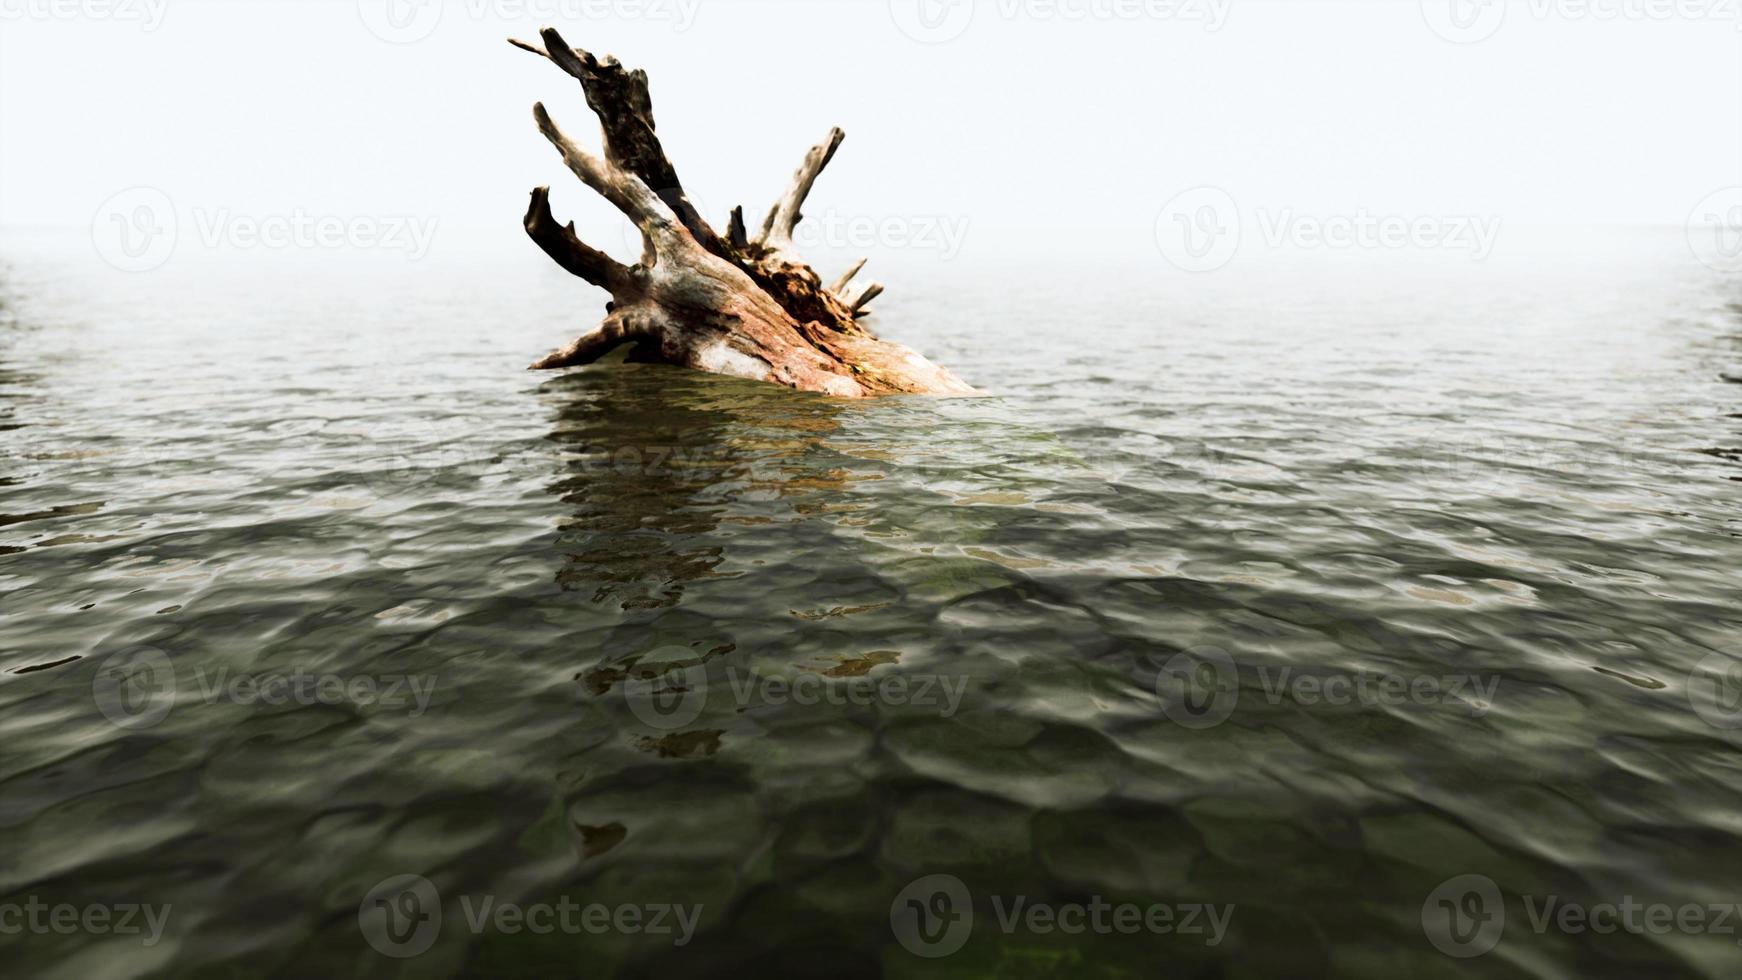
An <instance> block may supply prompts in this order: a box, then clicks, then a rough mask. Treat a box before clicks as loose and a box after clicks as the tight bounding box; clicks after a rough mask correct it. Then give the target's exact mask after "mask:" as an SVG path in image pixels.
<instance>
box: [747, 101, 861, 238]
mask: <svg viewBox="0 0 1742 980" xmlns="http://www.w3.org/2000/svg"><path fill="white" fill-rule="evenodd" d="M846 138H847V134H846V133H845V132H843V131H842V130H841V129H840V128H839V127H836V128H834V129H831V130H829V135H828V137H827V138H826V139H824V140H823V141H822V142H821V143H818V144H817V145H816V146H813V147H811V150H810V152H809V153H806V154H805V155H804V163H802V164H800V165H799V168H798V171H797V172H796V173H794V174H793V175H792V186H791V187H789V188H787V191H786V193H785V194H783V195H781V198H780V200H779V201H778V202H777V203H776V204H775V205H774V210H773V211H770V212H769V213H768V220H767V221H766V222H764V223H763V226H762V239H761V241H762V244H763V245H765V246H767V247H769V248H775V249H780V248H785V247H787V246H790V245H791V244H792V230H793V229H794V228H796V227H798V223H799V220H800V219H801V218H803V217H804V215H803V213H802V212H801V209H802V208H803V207H804V202H805V198H807V197H810V193H811V188H812V187H814V186H816V182H817V175H819V174H821V173H822V172H823V168H824V167H827V166H828V165H829V161H830V160H833V159H834V158H835V151H836V150H838V149H840V147H841V141H842V140H844V139H846Z"/></svg>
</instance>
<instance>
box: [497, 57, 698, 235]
mask: <svg viewBox="0 0 1742 980" xmlns="http://www.w3.org/2000/svg"><path fill="white" fill-rule="evenodd" d="M539 34H540V35H541V36H542V37H543V38H544V47H539V46H538V45H535V44H530V43H528V42H526V41H517V40H514V39H512V38H510V39H509V42H508V43H510V44H512V45H514V46H515V47H517V48H520V49H521V50H524V51H531V52H532V53H533V54H536V55H539V56H541V57H544V58H548V59H549V60H550V61H551V63H552V64H554V65H556V66H557V67H558V68H561V69H562V70H563V71H564V72H565V73H567V74H568V75H570V76H572V77H573V78H575V79H576V80H577V81H579V82H580V83H581V90H582V91H583V92H584V93H586V97H587V105H588V106H590V107H591V108H592V110H593V112H594V114H595V115H597V116H598V117H599V125H600V128H601V130H602V131H603V133H604V147H605V159H606V160H607V161H608V162H609V163H611V165H612V166H615V167H616V168H618V169H619V170H622V171H624V172H625V173H630V174H634V175H635V176H636V177H638V178H640V180H641V182H642V183H644V184H646V185H647V186H648V187H650V188H652V189H653V190H654V191H656V192H657V193H658V194H659V195H660V197H661V198H663V199H664V200H665V201H666V202H667V203H668V204H669V206H670V207H671V210H672V212H673V213H674V214H675V215H676V216H677V219H678V221H679V222H681V223H682V224H683V226H684V227H685V228H687V229H689V232H690V234H691V235H694V236H695V239H696V241H697V242H700V243H701V245H702V247H703V248H705V249H707V250H708V251H710V252H713V253H714V254H716V255H719V254H722V253H723V252H724V248H723V247H722V246H721V245H720V238H719V235H718V234H716V233H715V231H714V229H713V227H712V226H711V225H709V224H708V222H707V219H705V218H703V217H702V215H701V212H699V211H697V210H696V208H695V205H694V204H692V203H691V202H690V199H689V196H688V194H687V193H685V191H684V189H683V182H682V181H681V180H679V179H678V175H677V168H676V167H674V166H672V163H671V160H670V159H669V158H668V157H667V156H666V155H665V148H664V146H662V145H661V144H660V141H659V137H658V135H656V134H655V133H654V122H653V96H652V94H651V93H650V92H649V90H648V84H647V73H646V72H642V71H628V70H626V69H625V68H624V67H623V66H622V64H620V63H619V62H618V61H617V59H616V58H612V57H609V56H607V57H606V58H605V59H604V60H603V61H601V60H599V59H598V58H595V57H593V55H592V54H590V53H588V52H586V51H582V50H580V49H578V48H572V47H570V46H569V44H568V42H567V41H564V40H563V37H562V35H561V34H560V33H558V32H557V30H556V29H555V28H551V27H546V28H544V29H543V30H541V31H539Z"/></svg>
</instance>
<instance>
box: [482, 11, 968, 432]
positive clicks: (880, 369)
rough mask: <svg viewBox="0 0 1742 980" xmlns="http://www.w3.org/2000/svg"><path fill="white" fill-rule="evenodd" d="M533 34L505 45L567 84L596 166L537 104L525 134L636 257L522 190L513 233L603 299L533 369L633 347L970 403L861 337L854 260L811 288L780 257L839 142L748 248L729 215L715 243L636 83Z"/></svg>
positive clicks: (877, 290) (658, 357)
mask: <svg viewBox="0 0 1742 980" xmlns="http://www.w3.org/2000/svg"><path fill="white" fill-rule="evenodd" d="M540 34H541V35H542V37H543V39H544V46H543V47H539V46H538V45H535V44H528V43H527V42H525V41H511V42H510V43H512V44H514V45H515V46H516V47H519V48H524V49H525V50H527V51H531V52H533V53H535V54H538V55H541V56H543V57H545V58H548V59H550V61H551V62H552V63H553V64H555V65H556V66H557V67H559V68H561V69H562V70H563V71H565V72H567V73H568V74H570V75H572V76H574V77H575V78H576V79H577V80H579V81H580V83H581V88H582V90H583V91H584V92H585V93H586V97H587V104H588V105H589V106H591V107H592V109H593V112H594V113H595V114H597V115H598V117H599V122H600V124H601V125H602V127H603V130H604V149H605V157H604V159H602V160H601V159H600V158H598V157H596V156H594V155H593V154H592V153H590V152H588V151H587V150H585V149H582V148H581V147H580V146H578V145H577V144H576V143H575V142H574V141H573V140H571V139H569V137H568V136H567V135H565V134H564V133H563V131H562V130H561V129H559V128H558V127H557V125H556V123H555V122H553V121H552V120H551V118H550V115H549V114H548V113H546V112H545V109H544V105H543V104H542V103H540V104H539V105H536V106H534V107H533V115H534V116H535V118H537V120H538V128H539V130H540V131H541V132H543V133H544V135H545V138H546V139H548V140H550V142H551V144H552V145H554V146H555V147H556V148H557V150H558V151H559V152H561V153H562V157H563V162H564V163H566V164H568V166H569V169H570V170H573V171H574V173H575V175H576V176H577V177H579V178H580V179H581V181H582V182H583V183H585V184H586V185H587V186H588V187H590V188H592V189H593V190H595V191H597V192H598V193H599V194H600V196H602V197H604V198H605V199H606V200H607V201H610V202H611V204H612V205H614V206H615V207H616V208H617V210H619V211H621V212H623V214H625V215H626V216H628V218H629V220H631V221H633V222H634V223H635V226H636V227H637V228H639V229H640V230H641V236H642V243H643V247H642V255H641V261H640V262H639V263H638V264H636V265H632V266H629V265H623V264H622V263H620V262H618V261H616V260H615V259H613V258H611V257H610V256H609V255H606V254H605V253H604V252H601V251H599V250H598V249H596V248H593V247H591V246H589V245H587V244H586V243H585V242H583V241H581V239H580V238H579V237H578V236H577V235H576V234H575V226H574V224H573V223H572V222H571V223H569V224H567V225H563V224H559V223H558V222H557V220H556V218H555V217H554V216H553V215H552V214H551V210H550V190H549V188H548V187H540V188H538V189H537V190H534V191H533V192H532V204H531V207H529V208H528V209H527V212H526V233H527V234H528V235H529V236H531V238H532V240H533V241H534V242H536V243H538V246H539V247H540V248H542V249H544V251H545V253H546V254H548V255H549V256H550V257H551V258H552V259H554V260H555V261H556V263H557V264H558V265H560V266H562V267H563V268H564V269H567V270H568V271H569V272H571V273H573V274H575V275H577V276H579V277H581V278H582V279H585V280H586V281H587V282H590V283H592V284H593V285H595V286H598V287H600V288H602V289H605V290H607V291H609V292H610V293H611V297H612V302H611V304H610V306H609V307H608V311H609V313H608V315H607V316H606V318H605V322H604V323H603V324H602V325H601V326H600V327H599V329H598V330H596V331H594V332H593V333H590V334H587V335H586V336H584V337H581V338H579V339H577V340H575V341H574V342H572V343H570V344H568V345H567V346H565V347H563V348H561V349H559V350H556V351H553V352H552V353H550V354H549V355H547V356H546V357H545V358H544V359H542V360H540V361H539V362H538V363H536V364H534V365H533V368H534V369H546V368H561V367H569V366H572V365H579V364H590V363H592V362H594V361H596V360H598V359H599V358H600V357H603V356H604V355H605V354H607V353H609V352H610V351H612V350H615V349H616V348H618V347H622V346H624V345H633V346H632V348H631V351H630V359H631V360H633V361H637V362H657V363H664V364H676V365H681V366H684V367H690V368H695V369H698V370H702V371H712V372H714V373H716V374H729V375H735V376H737V377H741V378H750V379H753V380H757V381H772V382H774V383H776V384H783V385H786V386H787V387H789V388H796V389H799V390H801V391H819V392H824V393H827V394H830V395H837V396H840V397H844V398H860V397H866V396H871V395H890V394H903V393H910V394H932V395H971V394H977V392H976V391H975V389H974V388H972V387H971V386H969V385H968V384H966V383H965V382H963V381H962V380H961V379H959V378H957V377H956V376H955V375H954V374H951V373H950V372H949V371H947V370H945V369H944V368H941V367H938V366H937V365H935V364H933V363H931V362H930V361H928V360H926V359H925V358H924V357H921V356H920V355H919V354H917V353H915V352H914V351H912V350H910V349H909V348H907V347H903V346H902V345H900V344H896V343H891V342H889V341H886V340H881V339H879V338H877V337H876V336H875V335H874V334H873V333H872V332H871V331H870V330H869V329H868V328H867V327H866V325H865V323H864V320H863V318H864V317H865V316H866V314H867V313H869V309H868V304H870V302H871V301H872V300H873V299H876V298H877V297H878V296H879V295H881V294H882V292H883V286H882V285H881V284H880V283H870V284H868V285H866V286H864V287H862V288H857V289H855V288H852V285H851V284H852V281H853V280H854V278H855V277H856V276H857V274H858V272H859V271H860V269H861V268H863V266H864V264H865V263H864V260H861V261H860V262H859V264H858V265H856V266H854V267H853V268H852V270H850V271H849V272H848V273H847V274H846V275H844V276H842V277H841V278H840V279H839V280H837V281H836V282H835V284H834V285H833V286H831V287H825V286H824V285H823V281H822V277H820V276H818V275H817V273H816V271H815V270H813V269H812V268H811V267H810V266H809V265H807V264H806V263H805V261H804V260H803V259H802V258H801V257H800V256H799V255H798V254H797V252H796V250H795V249H794V247H793V241H792V234H793V229H794V228H796V227H797V226H798V223H799V221H800V219H801V218H802V214H801V212H800V209H801V208H802V207H803V206H804V202H805V198H806V197H808V196H809V194H810V191H811V188H812V186H813V185H815V183H816V179H817V175H819V174H821V173H822V171H823V168H824V167H826V166H828V163H829V160H830V159H832V158H833V157H834V154H835V150H836V149H837V148H839V147H840V145H841V141H842V140H843V139H845V138H846V134H845V133H843V132H841V130H839V129H835V130H832V131H830V133H829V135H828V138H827V139H825V140H824V141H823V142H822V143H820V144H818V145H817V146H816V147H814V148H812V149H811V151H810V152H809V153H807V154H806V155H805V159H804V163H803V164H802V165H801V166H800V167H799V169H798V172H797V173H796V174H794V175H793V181H792V186H791V187H790V188H789V189H788V190H787V192H786V193H785V194H783V195H782V196H781V198H780V200H779V201H778V202H776V204H775V205H774V208H773V210H771V211H770V212H769V213H768V218H767V220H765V221H764V222H763V224H762V229H761V232H760V233H759V234H757V235H756V237H755V238H751V237H750V236H749V234H748V233H747V230H746V228H745V225H744V213H743V209H742V208H737V209H734V210H733V212H732V217H731V222H730V225H729V227H728V229H727V235H726V237H724V238H722V237H720V235H719V234H718V233H716V232H715V231H714V229H713V228H712V227H711V226H710V225H709V224H708V222H707V220H706V219H705V218H703V217H702V215H701V213H700V212H698V211H697V210H696V208H695V206H694V205H693V204H692V203H691V202H690V200H689V197H688V195H686V194H685V193H684V189H683V184H682V182H681V181H680V180H679V179H678V175H677V169H676V168H675V167H673V166H672V163H671V161H670V160H669V159H667V158H666V155H665V150H664V149H663V148H662V147H661V145H660V142H659V137H658V136H657V135H655V133H654V124H653V100H652V98H651V96H650V95H649V94H648V87H647V74H646V73H645V72H642V71H628V70H626V69H624V68H623V66H622V65H621V64H619V63H618V62H617V60H616V59H615V58H609V57H608V58H606V59H605V60H603V61H600V60H598V59H596V58H594V57H593V56H592V55H591V54H588V53H587V52H585V51H580V50H576V49H573V48H570V47H569V46H568V44H567V43H566V42H565V41H563V39H562V35H560V34H558V33H557V32H556V30H555V29H553V28H549V27H547V28H544V29H543V30H542V31H541V32H540Z"/></svg>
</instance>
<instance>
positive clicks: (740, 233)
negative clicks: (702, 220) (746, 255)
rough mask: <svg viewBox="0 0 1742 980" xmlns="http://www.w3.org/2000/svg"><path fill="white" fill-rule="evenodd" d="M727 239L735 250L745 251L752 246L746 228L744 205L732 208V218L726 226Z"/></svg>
mask: <svg viewBox="0 0 1742 980" xmlns="http://www.w3.org/2000/svg"><path fill="white" fill-rule="evenodd" d="M726 240H727V241H728V242H730V243H731V245H732V249H733V251H736V252H743V251H744V250H745V249H747V248H749V247H750V237H749V235H748V233H746V232H745V230H744V206H743V205H742V204H740V205H739V206H737V207H735V208H733V209H732V220H731V221H730V222H729V223H728V224H727V226H726Z"/></svg>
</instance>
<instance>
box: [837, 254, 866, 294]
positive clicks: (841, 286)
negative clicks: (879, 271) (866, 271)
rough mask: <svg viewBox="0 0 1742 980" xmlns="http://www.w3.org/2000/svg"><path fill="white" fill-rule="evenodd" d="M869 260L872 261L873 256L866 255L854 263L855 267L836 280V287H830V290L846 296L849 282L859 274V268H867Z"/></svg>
mask: <svg viewBox="0 0 1742 980" xmlns="http://www.w3.org/2000/svg"><path fill="white" fill-rule="evenodd" d="M869 261H871V257H870V256H866V257H865V258H862V259H860V260H859V261H858V262H855V263H853V267H852V268H851V269H848V270H847V272H846V274H845V275H843V276H841V278H840V279H837V280H836V281H835V285H834V288H832V289H830V290H829V292H831V293H834V294H835V295H836V296H845V295H846V289H847V284H848V283H850V282H852V281H853V277H854V276H856V275H858V274H859V270H860V269H863V268H865V263H867V262H869Z"/></svg>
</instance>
